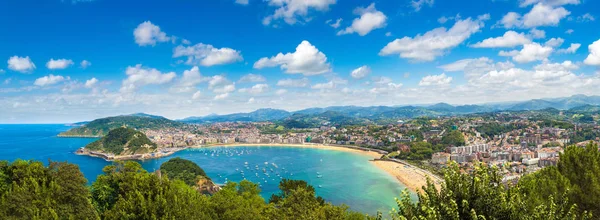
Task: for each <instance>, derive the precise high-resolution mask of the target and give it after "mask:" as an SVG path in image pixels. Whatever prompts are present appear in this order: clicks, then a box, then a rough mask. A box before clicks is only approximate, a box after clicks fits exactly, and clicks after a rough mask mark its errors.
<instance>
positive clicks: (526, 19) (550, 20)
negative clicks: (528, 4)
mask: <svg viewBox="0 0 600 220" xmlns="http://www.w3.org/2000/svg"><path fill="white" fill-rule="evenodd" d="M570 14H571V12H569V11H567V10H566V9H565V8H563V7H553V6H551V5H547V4H544V3H538V4H536V5H535V6H533V8H532V9H531V11H529V12H528V13H527V14H525V15H523V16H521V15H520V14H519V13H516V12H509V13H507V14H506V15H504V17H503V18H502V20H500V22H499V25H502V26H504V28H514V27H518V28H534V27H540V26H557V25H558V23H560V21H561V20H562V19H564V18H566V17H567V16H568V15H570Z"/></svg>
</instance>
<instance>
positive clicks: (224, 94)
mask: <svg viewBox="0 0 600 220" xmlns="http://www.w3.org/2000/svg"><path fill="white" fill-rule="evenodd" d="M227 97H229V93H223V94H218V95H216V96H215V98H214V100H223V99H226V98H227Z"/></svg>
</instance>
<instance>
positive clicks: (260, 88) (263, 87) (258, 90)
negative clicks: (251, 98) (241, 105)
mask: <svg viewBox="0 0 600 220" xmlns="http://www.w3.org/2000/svg"><path fill="white" fill-rule="evenodd" d="M239 91H240V92H244V93H250V94H262V93H265V92H267V91H269V85H267V84H256V85H254V86H252V87H250V88H242V89H240V90H239Z"/></svg>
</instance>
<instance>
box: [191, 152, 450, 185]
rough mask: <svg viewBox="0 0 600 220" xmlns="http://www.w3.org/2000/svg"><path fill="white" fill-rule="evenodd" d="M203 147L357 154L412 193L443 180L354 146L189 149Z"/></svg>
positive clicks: (419, 169) (398, 161) (378, 153)
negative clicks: (369, 158)
mask: <svg viewBox="0 0 600 220" xmlns="http://www.w3.org/2000/svg"><path fill="white" fill-rule="evenodd" d="M205 147H300V148H314V149H324V150H337V151H344V152H351V153H358V154H362V155H365V156H370V157H373V159H372V160H369V162H370V163H372V164H373V165H375V166H376V167H377V168H379V169H380V170H382V171H385V172H386V173H387V174H389V175H391V176H392V177H394V178H395V179H396V180H397V181H398V182H399V183H401V184H402V185H404V186H405V187H406V188H408V189H409V190H411V191H412V192H418V191H421V190H422V187H423V186H426V185H427V177H429V178H430V179H431V180H432V181H433V183H434V185H435V187H436V188H437V189H438V190H439V189H441V185H440V184H441V183H442V182H443V179H442V178H440V177H438V176H436V175H434V174H432V173H430V172H429V171H426V170H423V169H421V168H419V167H415V166H413V165H410V164H408V163H403V162H402V161H400V160H382V159H380V158H381V157H382V156H383V155H384V154H382V153H381V152H379V151H378V150H374V149H368V148H361V147H356V146H347V145H323V144H242V143H236V144H214V145H204V146H194V147H190V148H205Z"/></svg>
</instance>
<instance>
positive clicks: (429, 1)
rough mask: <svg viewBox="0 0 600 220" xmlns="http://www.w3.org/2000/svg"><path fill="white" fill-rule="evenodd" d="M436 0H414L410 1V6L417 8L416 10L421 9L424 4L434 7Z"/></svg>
mask: <svg viewBox="0 0 600 220" xmlns="http://www.w3.org/2000/svg"><path fill="white" fill-rule="evenodd" d="M433 3H434V0H412V1H411V2H410V6H411V7H412V8H414V9H415V11H420V10H421V8H423V6H429V7H432V6H433Z"/></svg>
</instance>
